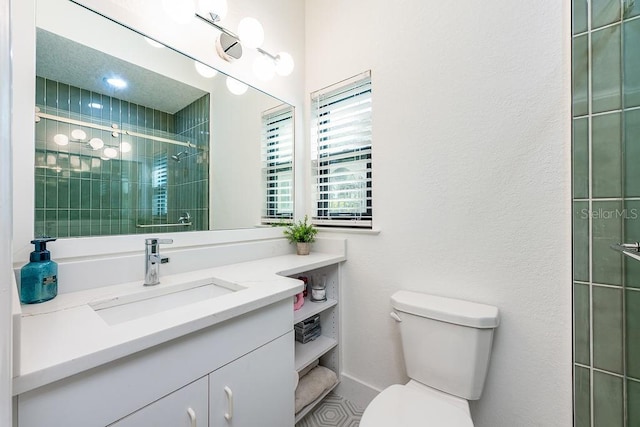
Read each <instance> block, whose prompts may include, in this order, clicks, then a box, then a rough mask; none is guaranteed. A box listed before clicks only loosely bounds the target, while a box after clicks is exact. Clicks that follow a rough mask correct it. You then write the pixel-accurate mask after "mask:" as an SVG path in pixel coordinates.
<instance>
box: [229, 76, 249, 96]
mask: <svg viewBox="0 0 640 427" xmlns="http://www.w3.org/2000/svg"><path fill="white" fill-rule="evenodd" d="M227 89H229V92H231V93H232V94H234V95H242V94H244V93H245V92H246V91H247V89H249V86H247V85H246V84H244V83H242V82H240V81H238V80H236V79H234V78H233V77H227Z"/></svg>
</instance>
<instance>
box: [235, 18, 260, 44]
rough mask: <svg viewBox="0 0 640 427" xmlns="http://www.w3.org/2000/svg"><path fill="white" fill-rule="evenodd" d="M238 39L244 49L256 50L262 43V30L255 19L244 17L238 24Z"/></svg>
mask: <svg viewBox="0 0 640 427" xmlns="http://www.w3.org/2000/svg"><path fill="white" fill-rule="evenodd" d="M238 38H239V39H240V41H241V42H242V44H244V45H245V46H246V47H250V48H252V49H256V48H258V47H260V46H262V43H263V42H264V29H263V28H262V24H261V23H260V21H258V20H257V19H256V18H251V17H246V18H242V19H241V20H240V24H238Z"/></svg>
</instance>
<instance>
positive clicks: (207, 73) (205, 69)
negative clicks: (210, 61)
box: [194, 61, 218, 79]
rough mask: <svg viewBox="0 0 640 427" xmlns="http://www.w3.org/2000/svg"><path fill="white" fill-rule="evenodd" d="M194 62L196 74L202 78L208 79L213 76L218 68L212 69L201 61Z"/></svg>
mask: <svg viewBox="0 0 640 427" xmlns="http://www.w3.org/2000/svg"><path fill="white" fill-rule="evenodd" d="M194 64H195V67H196V71H197V72H198V74H200V75H201V76H202V77H204V78H207V79H210V78H212V77H215V75H216V74H218V70H216V69H213V68H211V67H209V66H208V65H204V64H203V63H202V62H198V61H194Z"/></svg>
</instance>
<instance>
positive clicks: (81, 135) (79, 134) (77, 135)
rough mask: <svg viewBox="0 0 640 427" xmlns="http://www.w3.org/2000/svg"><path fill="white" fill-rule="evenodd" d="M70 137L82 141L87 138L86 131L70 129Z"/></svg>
mask: <svg viewBox="0 0 640 427" xmlns="http://www.w3.org/2000/svg"><path fill="white" fill-rule="evenodd" d="M71 138H73V139H75V140H80V141H83V140H85V139H87V133H86V132H85V131H83V130H82V129H74V130H72V131H71Z"/></svg>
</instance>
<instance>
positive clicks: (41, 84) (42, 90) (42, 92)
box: [36, 76, 45, 105]
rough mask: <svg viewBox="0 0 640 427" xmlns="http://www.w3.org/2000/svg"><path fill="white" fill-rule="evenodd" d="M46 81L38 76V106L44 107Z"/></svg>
mask: <svg viewBox="0 0 640 427" xmlns="http://www.w3.org/2000/svg"><path fill="white" fill-rule="evenodd" d="M44 96H45V80H44V78H42V77H38V76H36V105H44Z"/></svg>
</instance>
